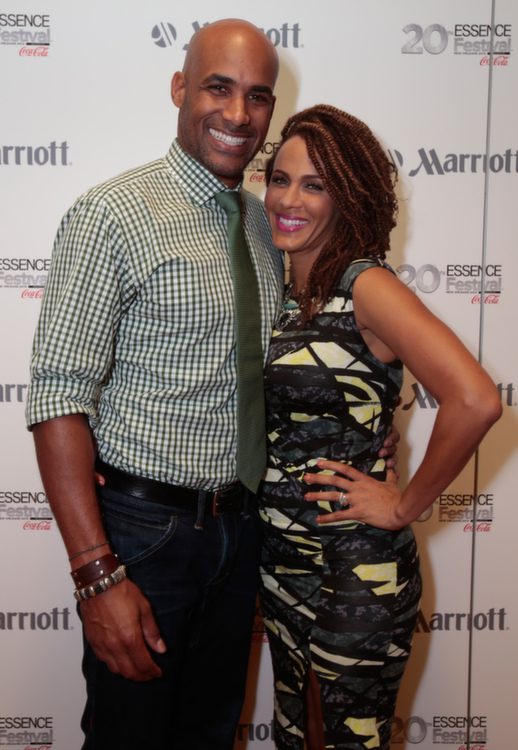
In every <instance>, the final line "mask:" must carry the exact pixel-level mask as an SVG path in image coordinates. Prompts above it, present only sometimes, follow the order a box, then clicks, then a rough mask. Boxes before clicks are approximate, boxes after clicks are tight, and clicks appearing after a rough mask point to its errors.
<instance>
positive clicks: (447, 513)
mask: <svg viewBox="0 0 518 750" xmlns="http://www.w3.org/2000/svg"><path fill="white" fill-rule="evenodd" d="M434 505H435V507H436V508H437V512H438V520H439V523H460V524H462V530H463V531H465V532H473V531H477V532H479V533H484V532H485V533H487V532H489V531H491V528H492V524H493V521H494V520H495V517H494V508H495V497H494V495H493V493H492V492H481V493H479V494H478V495H473V494H471V493H444V494H442V495H439V497H438V498H437V500H436V501H435V503H434Z"/></svg>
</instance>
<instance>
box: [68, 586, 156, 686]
mask: <svg viewBox="0 0 518 750" xmlns="http://www.w3.org/2000/svg"><path fill="white" fill-rule="evenodd" d="M80 609H81V619H82V620H83V625H84V629H85V635H86V638H87V640H88V642H89V643H90V645H91V646H92V648H93V650H94V652H95V654H96V656H97V658H98V659H100V660H101V661H103V662H105V664H106V665H107V667H108V669H109V670H110V671H111V672H114V673H115V674H120V675H122V676H123V677H127V678H128V679H130V680H135V681H137V682H146V681H148V680H153V679H155V678H157V677H160V676H161V674H162V670H161V669H160V667H159V666H158V665H157V664H156V663H155V662H154V661H153V658H152V656H151V654H150V653H149V650H148V649H151V650H153V651H156V652H157V653H159V654H163V653H164V652H165V651H166V645H165V643H164V641H163V640H162V638H161V637H160V632H159V630H158V627H157V624H156V622H155V618H154V617H153V613H152V612H151V607H150V605H149V602H148V600H147V599H146V598H145V597H144V595H143V594H142V592H141V591H140V589H139V588H138V587H137V586H135V584H134V583H133V582H132V581H130V580H129V579H125V580H124V581H122V582H121V583H118V584H116V585H115V586H113V587H112V588H110V589H108V591H105V592H103V593H102V594H99V595H98V596H95V597H93V598H92V599H87V600H85V601H83V602H81V605H80Z"/></svg>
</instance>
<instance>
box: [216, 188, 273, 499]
mask: <svg viewBox="0 0 518 750" xmlns="http://www.w3.org/2000/svg"><path fill="white" fill-rule="evenodd" d="M214 197H215V199H216V201H217V202H218V203H219V205H220V206H221V207H222V208H223V209H224V210H225V212H226V213H227V216H228V244H229V251H230V270H231V272H232V281H233V285H234V308H235V320H236V355H237V475H238V477H239V479H240V480H241V482H242V483H243V484H244V485H245V487H248V489H249V490H252V492H256V491H257V488H258V486H259V481H260V479H261V477H262V475H263V472H264V467H265V465H266V423H265V413H264V384H263V351H262V346H261V317H260V306H259V293H258V290H257V279H256V276H255V271H254V267H253V265H252V260H251V258H250V252H249V250H248V245H247V242H246V238H245V233H244V231H243V225H242V223H241V206H240V195H239V193H236V192H224V193H217V194H216V195H215V196H214Z"/></svg>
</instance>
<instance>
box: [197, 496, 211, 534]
mask: <svg viewBox="0 0 518 750" xmlns="http://www.w3.org/2000/svg"><path fill="white" fill-rule="evenodd" d="M207 494H208V493H207V492H205V490H199V492H198V499H197V504H196V521H195V522H194V528H195V529H198V530H199V531H202V530H203V528H204V520H205V508H206V506H207Z"/></svg>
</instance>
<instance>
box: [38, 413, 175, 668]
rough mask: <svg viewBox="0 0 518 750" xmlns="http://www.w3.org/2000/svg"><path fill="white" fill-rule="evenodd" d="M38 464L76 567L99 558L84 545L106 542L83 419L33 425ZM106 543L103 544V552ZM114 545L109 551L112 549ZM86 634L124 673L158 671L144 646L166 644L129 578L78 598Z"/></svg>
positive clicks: (160, 649)
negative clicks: (102, 590) (100, 592)
mask: <svg viewBox="0 0 518 750" xmlns="http://www.w3.org/2000/svg"><path fill="white" fill-rule="evenodd" d="M33 434H34V441H35V445H36V455H37V458H38V465H39V469H40V473H41V477H42V480H43V485H44V487H45V491H46V493H47V496H48V499H49V503H50V506H51V509H52V512H53V514H54V516H55V518H56V521H57V523H58V526H59V529H60V531H61V535H62V537H63V541H64V543H65V546H66V549H67V552H68V555H69V557H72V556H74V560H73V567H74V569H77V568H79V567H81V566H82V565H85V564H86V563H88V562H90V561H92V560H95V559H96V558H98V557H100V554H99V550H96V551H93V550H92V551H89V552H82V554H80V555H78V554H77V553H78V552H81V551H82V550H88V549H89V548H91V547H95V546H96V545H98V544H101V543H102V542H104V541H106V534H105V530H104V527H103V523H102V518H101V514H100V511H99V506H98V502H97V497H96V493H95V486H94V461H95V449H94V445H93V440H92V436H91V433H90V428H89V425H88V422H87V419H86V417H85V416H84V415H82V414H73V415H68V416H64V417H57V418H56V419H49V420H47V421H45V422H40V423H38V424H35V425H34V426H33ZM108 551H109V547H103V548H102V554H103V555H104V554H106V553H107V552H108ZM116 551H117V550H113V552H116ZM80 608H81V618H82V620H83V625H84V628H85V634H86V637H87V639H88V641H89V643H90V644H91V646H92V648H93V649H94V651H95V653H96V655H97V657H98V658H99V659H100V660H101V661H104V662H106V664H107V666H108V668H109V669H110V670H111V671H112V672H115V673H117V674H121V675H122V676H123V677H127V678H129V679H132V680H137V681H146V680H151V679H153V678H155V677H159V676H160V674H161V670H160V668H159V667H158V666H157V665H156V664H155V662H154V661H153V659H152V657H151V655H150V653H149V651H148V648H147V647H149V648H150V649H152V650H154V651H156V652H158V653H163V652H164V651H165V650H166V646H165V644H164V642H163V641H162V639H161V638H160V633H159V631H158V627H157V625H156V622H155V619H154V617H153V614H152V612H151V608H150V605H149V603H148V601H147V599H146V598H145V597H144V596H143V594H142V593H141V591H140V590H139V589H138V588H137V586H135V584H133V583H132V582H131V581H130V580H128V579H126V580H124V581H122V582H121V583H118V584H116V585H115V586H113V587H112V588H110V589H109V590H108V591H105V592H104V593H102V594H100V595H98V596H96V597H94V598H92V599H88V600H86V601H83V602H81V604H80Z"/></svg>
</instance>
